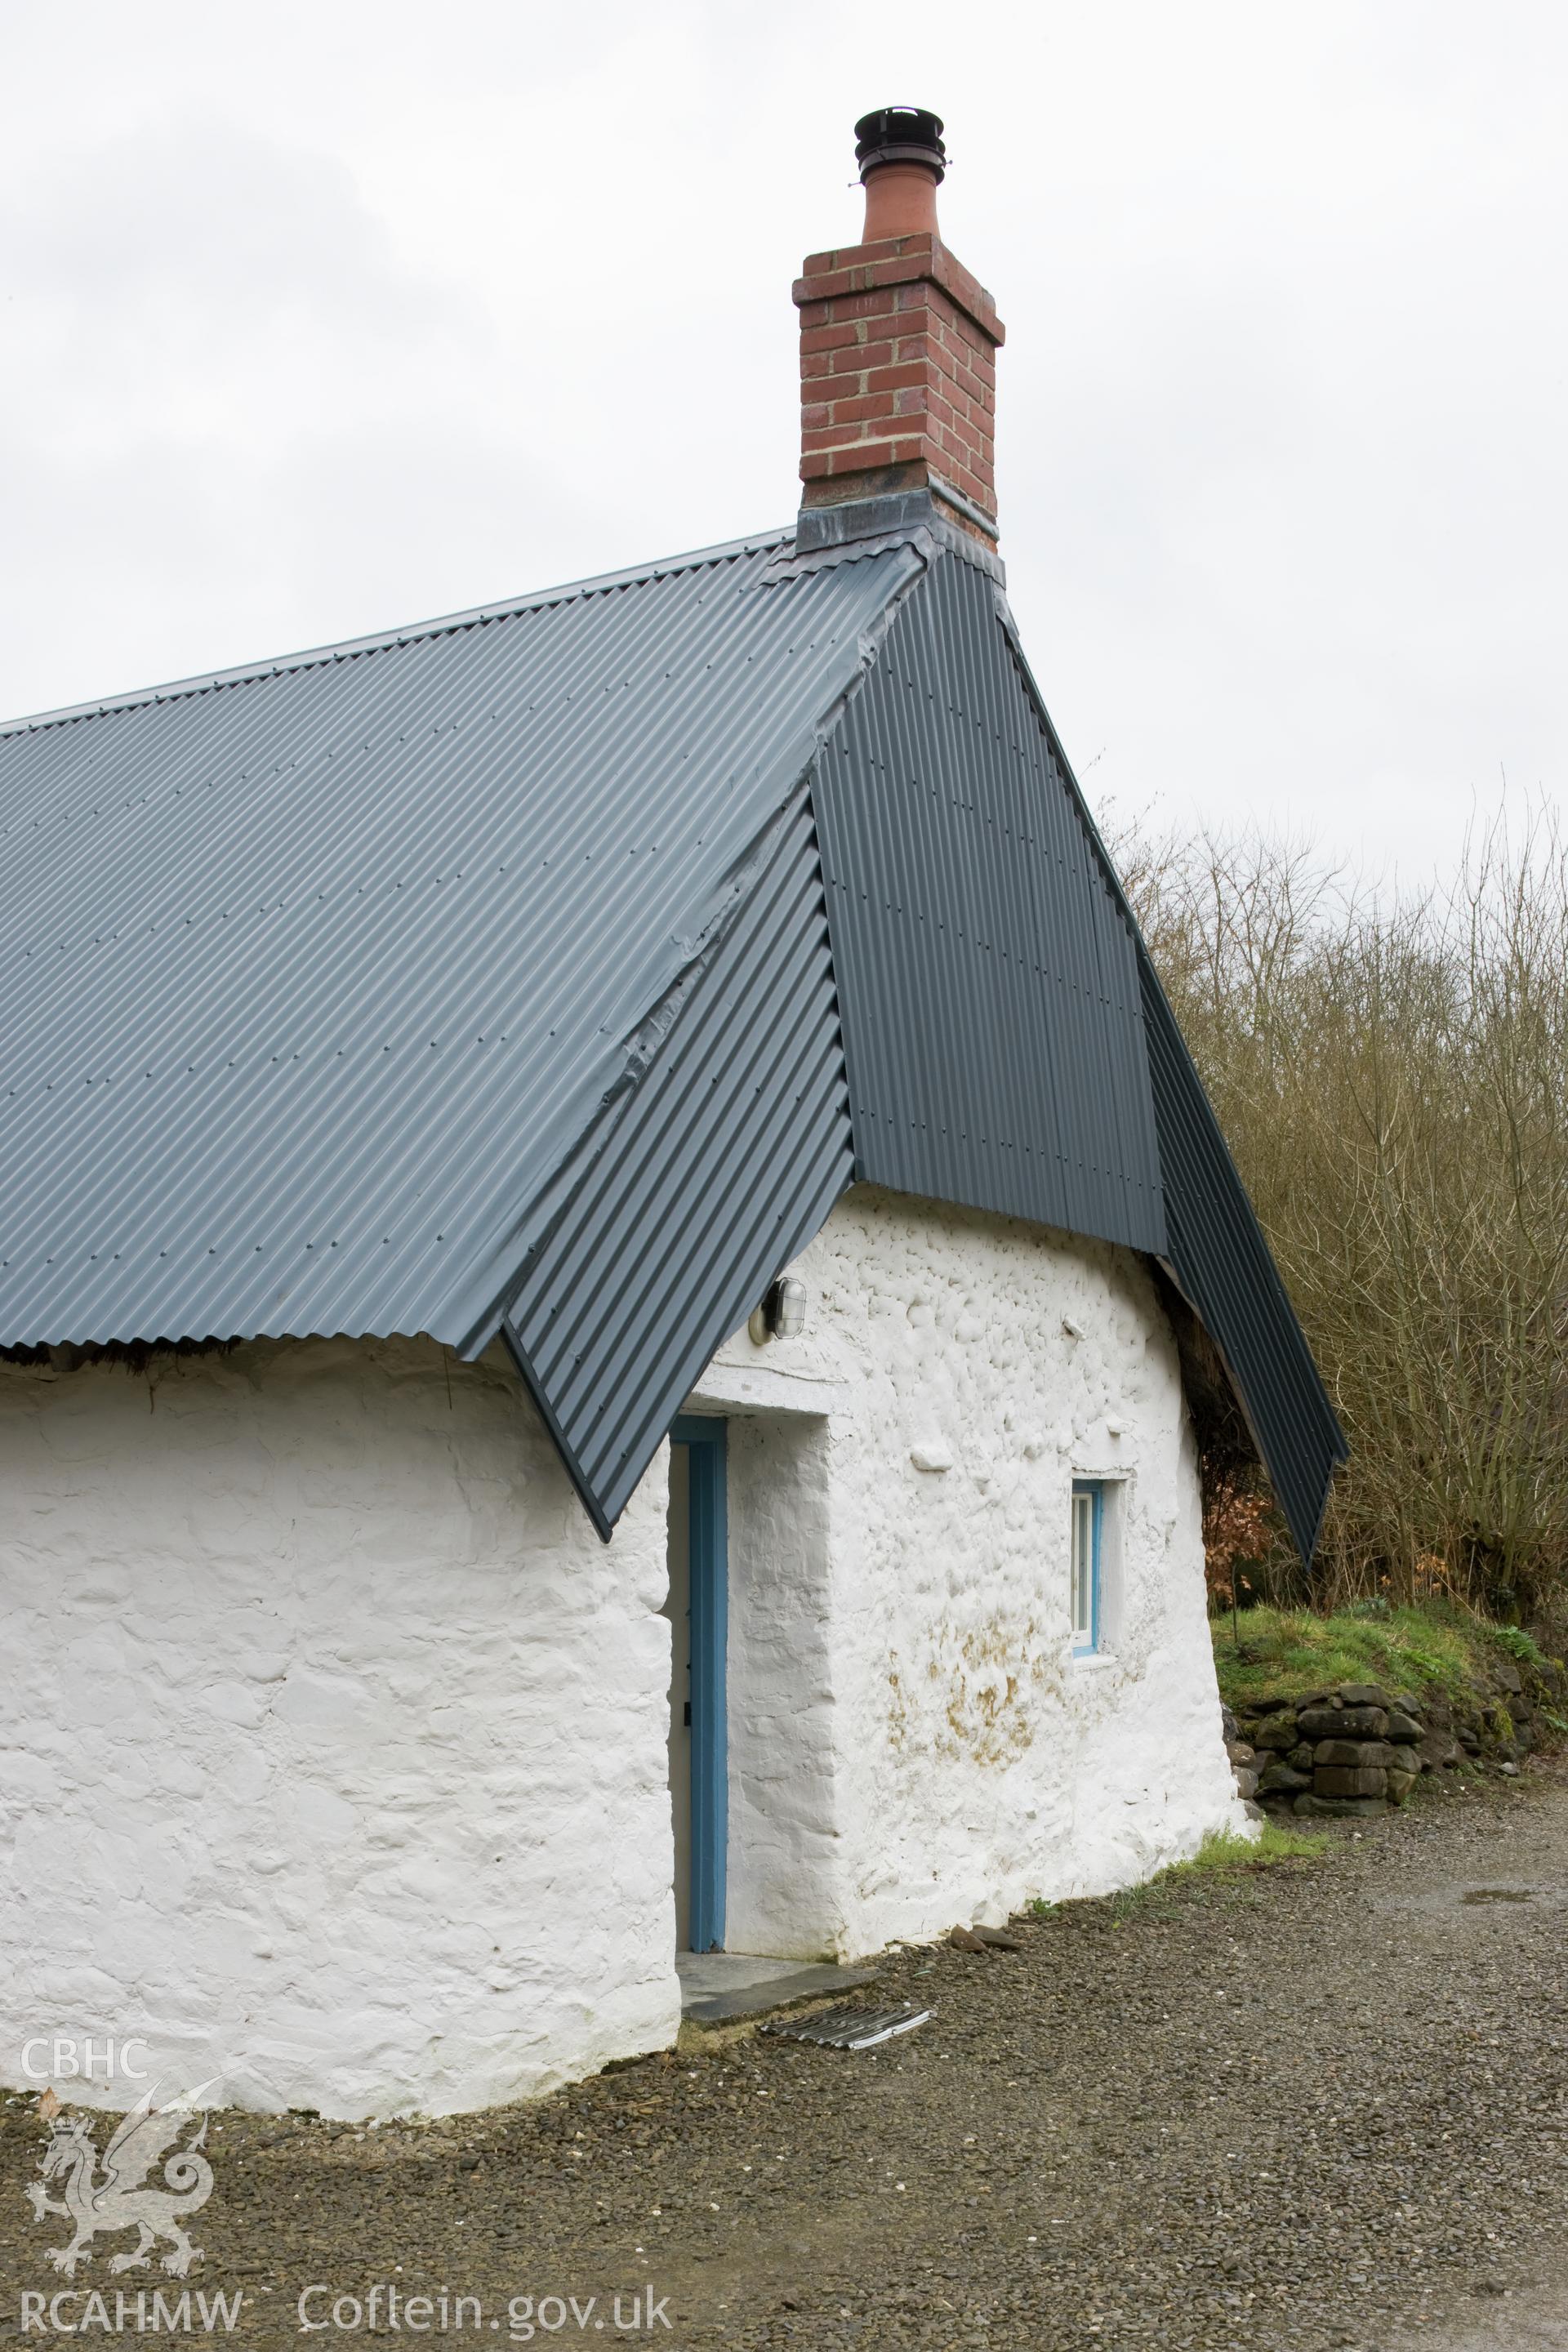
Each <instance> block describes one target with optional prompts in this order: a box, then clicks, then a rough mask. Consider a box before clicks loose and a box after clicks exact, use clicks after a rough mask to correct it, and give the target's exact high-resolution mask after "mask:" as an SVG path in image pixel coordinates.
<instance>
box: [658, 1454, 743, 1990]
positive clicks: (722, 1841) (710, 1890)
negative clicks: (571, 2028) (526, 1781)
mask: <svg viewBox="0 0 1568 2352" xmlns="http://www.w3.org/2000/svg"><path fill="white" fill-rule="evenodd" d="M724 1428H725V1425H724V1423H723V1422H721V1421H719V1420H709V1419H708V1418H707V1417H706V1416H705V1415H697V1414H691V1413H686V1414H682V1415H681V1417H680V1419H679V1420H678V1421H677V1422H676V1423H675V1424H674V1426H673V1428H672V1429H671V1430H670V1433H669V1437H670V1444H672V1445H674V1446H679V1447H680V1448H681V1449H682V1452H683V1454H684V1469H685V1480H684V1485H685V1496H686V1508H685V1512H684V1515H683V1516H684V1519H685V1538H686V1549H687V1558H686V1561H685V1563H684V1564H685V1566H686V1569H687V1579H686V1585H687V1596H688V1599H687V1635H688V1640H689V1652H688V1655H689V1661H690V1674H689V1684H688V1688H689V1698H688V1699H687V1701H686V1706H687V1707H688V1708H689V1731H690V1769H689V1780H690V1842H689V1875H688V1877H687V1888H688V1892H687V1931H686V1940H687V1943H688V1946H689V1949H690V1950H692V1951H694V1952H721V1951H722V1950H723V1948H724V1864H725V1851H726V1847H727V1844H728V1841H729V1834H730V1782H729V1738H728V1732H727V1729H726V1722H725V1698H724V1654H725V1645H726V1642H727V1639H728V1633H729V1614H730V1569H729V1547H728V1538H727V1533H726V1521H725V1501H724ZM671 1530H672V1535H673V1534H677V1533H678V1532H679V1528H678V1522H677V1521H676V1519H675V1518H674V1516H673V1515H672V1519H671ZM671 1581H672V1585H673V1583H674V1582H675V1578H674V1575H673V1574H672V1579H671ZM674 1635H675V1639H676V1641H677V1642H678V1643H679V1640H680V1636H681V1627H680V1622H679V1617H678V1618H677V1620H676V1623H675V1627H674ZM680 1826H681V1825H680V1824H679V1822H678V1823H677V1825H676V1829H677V1843H678V1844H679V1831H680Z"/></svg>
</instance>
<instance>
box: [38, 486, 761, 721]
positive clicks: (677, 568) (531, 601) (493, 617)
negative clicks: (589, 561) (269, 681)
mask: <svg viewBox="0 0 1568 2352" xmlns="http://www.w3.org/2000/svg"><path fill="white" fill-rule="evenodd" d="M794 537H795V528H794V525H793V524H791V525H788V526H785V527H784V528H782V529H779V530H763V531H753V532H752V533H751V534H750V535H749V536H748V537H747V538H745V539H731V540H725V541H722V542H721V544H720V545H719V546H717V547H698V548H693V549H690V550H689V551H688V552H687V553H685V554H684V555H667V556H660V557H659V558H658V559H657V560H656V561H655V562H649V563H637V564H631V565H628V566H627V567H626V570H624V571H621V572H596V573H595V575H594V576H593V577H592V578H591V579H587V580H569V581H565V582H563V583H562V584H561V585H560V586H559V587H555V588H541V589H538V590H536V591H535V592H534V593H532V594H531V595H527V596H513V597H509V598H503V599H502V600H501V602H500V603H499V604H476V605H474V606H473V607H472V609H471V610H469V611H468V612H466V613H446V614H441V615H440V616H439V617H438V618H437V619H435V620H432V621H416V622H413V623H410V624H409V625H407V626H406V627H404V628H400V629H384V630H382V631H380V632H379V633H378V634H377V635H374V636H368V637H345V638H344V639H343V640H342V643H341V644H339V645H330V646H310V647H308V648H307V649H306V650H305V651H304V652H303V653H295V654H280V655H279V656H278V657H277V658H276V659H275V660H272V661H261V662H242V663H241V664H239V666H238V667H237V668H234V669H218V670H209V671H207V672H205V673H204V674H199V675H197V676H196V677H180V678H174V679H172V680H170V681H169V683H168V684H166V685H163V686H144V687H137V688H132V690H131V691H129V692H127V693H125V694H111V695H108V696H105V697H104V698H101V699H100V700H99V701H96V702H75V703H68V704H66V705H64V706H63V707H62V708H61V709H58V710H40V711H36V712H34V713H33V714H32V715H31V716H30V717H27V718H24V719H0V736H5V735H28V734H32V733H34V732H36V731H37V730H38V729H40V728H44V727H62V726H67V725H69V724H70V722H71V721H72V720H74V719H101V718H105V717H107V716H108V714H109V713H110V711H113V710H138V709H142V708H144V707H145V706H146V705H147V704H149V703H155V702H174V701H178V700H180V699H181V698H183V697H184V696H187V695H196V694H207V693H210V692H211V691H212V689H213V688H215V687H219V686H253V685H256V684H258V683H259V681H260V680H261V679H263V678H268V677H285V676H288V675H289V674H290V673H292V672H294V671H297V670H304V669H317V668H322V667H325V666H326V665H327V664H328V663H329V662H337V661H349V660H352V659H353V657H354V656H357V655H359V654H374V653H384V652H385V651H387V650H388V649H389V648H390V647H392V646H408V645H416V644H417V643H418V642H419V641H420V640H421V639H422V638H425V637H441V636H448V635H454V634H455V633H456V632H457V631H458V630H459V629H471V628H474V627H476V626H478V625H479V624H481V623H483V622H486V621H505V620H510V619H511V618H512V617H513V616H514V615H515V614H519V613H537V612H542V611H543V610H544V609H545V608H546V607H547V606H548V605H551V604H571V603H573V602H574V601H575V600H576V599H577V598H578V597H581V596H594V595H599V594H601V593H604V592H605V591H606V590H609V589H612V588H637V587H640V586H642V585H644V584H645V583H647V581H650V580H658V579H662V578H663V577H664V576H665V575H666V574H667V573H668V572H693V571H695V570H696V569H697V568H698V567H699V565H700V564H704V563H723V562H729V561H731V560H732V559H733V558H734V557H736V556H740V555H760V554H762V553H763V551H765V550H766V549H768V548H770V547H787V546H788V545H789V544H790V543H791V541H793V539H794Z"/></svg>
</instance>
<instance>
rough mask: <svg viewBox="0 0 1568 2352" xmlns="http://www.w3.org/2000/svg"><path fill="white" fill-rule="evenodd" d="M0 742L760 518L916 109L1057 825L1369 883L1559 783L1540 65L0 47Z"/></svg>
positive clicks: (14, 1)
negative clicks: (880, 163)
mask: <svg viewBox="0 0 1568 2352" xmlns="http://www.w3.org/2000/svg"><path fill="white" fill-rule="evenodd" d="M0 86H3V87H4V89H5V117H6V127H5V140H4V142H3V143H0V285H3V292H4V301H5V310H4V317H5V341H4V361H5V364H4V367H3V369H0V500H3V508H0V511H3V517H4V525H3V529H4V537H3V547H4V562H3V579H0V596H3V599H4V603H3V611H0V710H3V711H5V712H6V713H12V714H15V713H19V712H23V711H27V710H34V709H41V708H44V707H47V706H50V705H54V704H59V703H65V702H70V701H76V700H79V699H85V698H89V697H92V696H95V695H98V694H102V693H108V692H112V691H114V690H116V689H118V688H125V687H132V686H137V685H142V684H145V683H149V682H152V681H154V680H158V679H163V678H167V677H178V676H183V675H185V674H188V673H191V672H195V671H200V670H203V669H205V668H209V667H221V666H225V665H227V664H230V663H235V662H239V661H243V660H247V659H250V658H252V657H258V656H266V655H269V654H273V653H279V652H284V651H288V650H291V649H293V648H295V647H298V646H304V645H310V644H317V643H321V642H322V641H325V640H330V639H332V638H338V637H344V636H352V635H357V634H361V633H363V632H367V631H370V630H374V629H377V628H381V627H384V626H388V625H395V624H397V623H400V622H405V621H409V620H413V619H417V618H421V617H425V616H427V615H429V614H437V613H441V612H444V611H449V610H452V609H454V608H458V607H462V606H465V605H469V604H480V603H484V602H486V601H488V600H491V599H496V598H500V597H504V596H506V595H507V594H509V593H517V592H521V591H523V590H526V589H530V588H534V587H541V586H544V585H547V584H549V583H552V582H553V581H556V580H561V579H570V578H572V577H574V576H577V575H580V574H583V573H587V572H596V571H602V570H607V569H612V568H615V567H617V566H619V565H621V564H625V563H631V562H637V561H639V560H641V559H642V558H645V557H647V556H652V555H658V554H661V553H668V552H673V551H676V550H678V549H682V548H687V547H692V546H700V545H701V544H703V543H705V542H708V541H717V540H722V539H727V538H732V537H737V536H740V535H741V534H742V533H744V532H746V531H748V530H757V529H761V528H763V527H766V526H770V525H773V524H777V523H781V522H784V521H786V520H788V519H789V518H790V516H791V515H792V514H793V512H794V510H795V505H796V502H797V498H798V487H797V483H796V479H795V457H796V431H797V423H796V397H797V394H796V376H795V312H794V310H793V308H792V305H791V302H790V282H791V279H792V278H793V277H794V276H795V272H796V270H797V269H798V267H799V263H800V260H801V257H803V255H804V254H805V253H806V252H808V251H810V250H812V249H814V248H816V247H821V246H824V245H828V244H832V243H835V242H838V243H844V242H848V241H851V240H852V239H853V238H854V237H855V236H857V234H858V226H859V218H860V198H859V194H858V189H857V188H856V187H855V186H854V184H853V178H854V174H853V131H852V125H853V122H854V119H855V117H856V115H857V114H858V113H861V112H864V111H865V110H867V109H868V108H869V107H871V106H875V105H881V104H886V103H889V102H895V101H896V102H910V103H916V104H920V105H925V106H930V107H932V108H934V109H935V110H937V111H938V112H939V113H941V114H942V116H943V117H944V118H945V120H946V122H947V135H948V145H949V152H950V153H951V155H952V170H951V173H950V175H949V178H948V180H947V183H946V185H945V186H944V188H943V189H942V226H943V233H944V236H946V239H947V241H948V243H949V244H950V245H951V246H952V247H953V249H954V251H955V252H956V253H957V254H958V255H959V257H961V258H962V259H963V261H964V262H965V263H966V264H967V265H968V266H969V267H970V268H972V269H973V270H974V272H975V273H976V275H977V276H978V277H980V278H982V279H983V280H984V283H985V284H986V285H987V286H989V287H990V289H992V291H993V293H994V296H995V298H996V300H997V303H998V305H999V307H1000V309H1001V311H1002V315H1003V317H1004V319H1005V320H1006V323H1007V330H1008V334H1007V343H1006V347H1005V351H1004V352H1002V354H1001V357H1000V363H999V364H1000V386H999V418H998V434H997V458H998V464H997V471H998V487H999V496H1000V501H1001V510H1002V533H1003V552H1004V554H1005V557H1006V560H1007V563H1008V568H1009V588H1010V593H1011V595H1012V600H1013V603H1014V605H1015V608H1016V612H1017V614H1018V616H1019V620H1020V623H1021V625H1022V627H1023V631H1024V636H1025V640H1026V645H1027V646H1028V647H1029V650H1030V655H1031V658H1032V661H1033V665H1034V667H1035V670H1036V673H1037V676H1038V677H1039V678H1040V680H1041V683H1042V685H1043V687H1044V688H1045V691H1046V694H1047V699H1048V700H1049V701H1050V703H1051V706H1052V709H1053V711H1054V713H1055V716H1056V719H1057V721H1058V726H1059V727H1060V728H1061V730H1062V732H1063V734H1064V737H1065V739H1066V741H1067V745H1068V751H1069V754H1070V755H1071V756H1072V758H1073V759H1074V761H1075V762H1076V764H1077V766H1078V768H1079V772H1080V775H1081V776H1082V778H1083V781H1084V782H1085V785H1086V787H1087V789H1088V790H1089V793H1090V795H1091V797H1092V798H1093V799H1094V800H1095V801H1096V803H1099V804H1100V805H1101V806H1103V805H1104V803H1106V801H1107V798H1108V796H1109V797H1110V800H1111V802H1112V803H1113V805H1114V807H1115V808H1116V809H1118V810H1120V811H1121V812H1128V811H1132V810H1137V809H1141V808H1143V807H1144V806H1146V805H1149V804H1151V803H1152V804H1153V805H1154V806H1155V807H1156V808H1157V809H1158V810H1159V811H1160V812H1161V813H1162V814H1163V815H1164V816H1165V817H1167V818H1169V819H1172V820H1183V819H1185V818H1188V817H1190V816H1193V815H1194V814H1195V815H1201V816H1205V817H1208V818H1212V819H1217V820H1220V821H1225V820H1230V819H1237V818H1244V817H1249V816H1256V817H1258V818H1260V819H1263V820H1265V821H1267V822H1268V823H1271V824H1294V825H1297V826H1303V827H1308V828H1310V829H1312V830H1313V831H1315V832H1317V833H1319V834H1320V835H1322V836H1323V837H1324V838H1325V839H1326V840H1328V841H1329V842H1331V843H1332V844H1333V845H1336V846H1338V847H1341V848H1343V849H1346V850H1349V851H1351V852H1352V853H1356V852H1359V853H1360V854H1362V855H1363V856H1368V857H1370V858H1371V859H1373V861H1375V862H1381V863H1383V864H1384V865H1386V863H1387V862H1388V861H1390V860H1396V861H1397V862H1398V865H1399V866H1400V867H1401V868H1402V869H1403V870H1405V871H1409V872H1414V871H1416V870H1420V869H1422V868H1424V867H1427V866H1430V865H1431V863H1432V861H1433V860H1435V859H1437V860H1444V859H1447V858H1448V857H1450V856H1452V854H1453V851H1454V848H1455V846H1456V845H1457V843H1458V838H1459V835H1460V834H1461V833H1462V830H1463V827H1464V824H1465V821H1466V819H1467V817H1468V814H1469V812H1470V809H1471V807H1472V804H1473V803H1474V802H1475V801H1476V799H1477V798H1478V797H1479V799H1480V801H1481V802H1482V803H1488V802H1489V801H1490V800H1491V799H1492V798H1493V797H1495V794H1496V793H1497V790H1498V788H1499V782H1500V778H1501V777H1502V775H1503V774H1504V773H1505V772H1506V775H1507V777H1508V779H1509V781H1510V783H1511V784H1512V785H1514V786H1515V787H1517V788H1519V789H1521V790H1522V791H1534V792H1540V793H1545V794H1547V795H1548V796H1549V797H1551V798H1553V799H1560V798H1561V795H1562V793H1563V782H1564V754H1565V751H1568V719H1565V716H1564V696H1563V644H1564V621H1565V618H1568V596H1565V593H1564V563H1565V557H1564V548H1565V546H1568V482H1565V476H1568V462H1565V457H1564V448H1565V442H1568V433H1565V416H1568V409H1565V404H1564V394H1565V389H1568V387H1565V384H1564V373H1565V370H1564V358H1565V353H1568V302H1565V300H1564V292H1565V288H1568V268H1565V264H1568V253H1565V250H1564V247H1565V245H1568V190H1565V186H1564V163H1563V157H1564V135H1563V123H1564V121H1565V120H1568V11H1565V10H1563V9H1562V8H1561V7H1559V6H1556V5H1546V0H1541V4H1540V5H1521V4H1520V0H1489V5H1482V0H1471V5H1468V6H1464V7H1460V6H1454V5H1445V0H1408V4H1406V0H1356V5H1333V0H1330V5H1317V6H1315V7H1313V8H1311V9H1302V8H1300V7H1289V8H1288V7H1286V6H1284V5H1258V0H1245V5H1222V0H1189V5H1184V6H1182V7H1179V8H1178V7H1173V6H1172V5H1170V0H1157V5H1114V0H1112V5H1104V0H1096V5H1085V0H1076V5H1071V6H1068V5H1057V0H1044V5H1032V6H1027V7H1018V8H1014V7H1010V6H1005V5H985V0H963V5H953V0H949V5H933V0H901V5H899V6H897V7H894V6H890V5H888V0H875V5H859V4H858V0H832V5H815V0H812V5H800V4H799V0H766V5H753V4H752V0H728V5H717V0H716V4H715V5H706V6H704V5H676V4H675V0H640V5H593V0H575V5H573V6H571V7H563V6H561V5H550V6H547V7H546V6H538V5H532V0H463V5H461V6H457V7H449V8H447V9H433V8H431V7H430V6H429V5H427V0H419V5H413V0H374V5H367V0H310V5H304V6H297V5H285V0H257V5H252V6H249V7H247V8H240V7H238V6H229V5H223V0H199V5H188V6H187V5H174V0H109V5H98V0H50V5H47V6H40V5H38V0H0Z"/></svg>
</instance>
